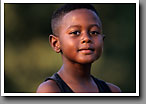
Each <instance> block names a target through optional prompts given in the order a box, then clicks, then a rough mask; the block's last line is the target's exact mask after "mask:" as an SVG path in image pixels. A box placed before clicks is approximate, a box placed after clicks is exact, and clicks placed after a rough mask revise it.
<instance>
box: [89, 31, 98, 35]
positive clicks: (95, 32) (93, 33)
mask: <svg viewBox="0 0 146 104" xmlns="http://www.w3.org/2000/svg"><path fill="white" fill-rule="evenodd" d="M98 34H100V33H99V32H98V31H91V32H90V35H98Z"/></svg>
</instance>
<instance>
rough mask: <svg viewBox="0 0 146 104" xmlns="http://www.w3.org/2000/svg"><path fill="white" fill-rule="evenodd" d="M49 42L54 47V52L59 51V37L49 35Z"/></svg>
mask: <svg viewBox="0 0 146 104" xmlns="http://www.w3.org/2000/svg"><path fill="white" fill-rule="evenodd" d="M49 42H50V45H51V47H52V48H53V49H54V51H55V52H57V53H59V52H60V51H61V49H60V41H59V38H58V37H57V36H55V35H52V34H51V35H49Z"/></svg>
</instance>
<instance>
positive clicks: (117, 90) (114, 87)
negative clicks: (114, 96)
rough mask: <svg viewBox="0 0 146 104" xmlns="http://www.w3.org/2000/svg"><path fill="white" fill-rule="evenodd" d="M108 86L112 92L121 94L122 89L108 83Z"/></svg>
mask: <svg viewBox="0 0 146 104" xmlns="http://www.w3.org/2000/svg"><path fill="white" fill-rule="evenodd" d="M106 84H107V85H108V86H109V88H110V89H111V91H112V92H121V89H120V88H119V87H118V86H116V85H114V84H112V83H108V82H106Z"/></svg>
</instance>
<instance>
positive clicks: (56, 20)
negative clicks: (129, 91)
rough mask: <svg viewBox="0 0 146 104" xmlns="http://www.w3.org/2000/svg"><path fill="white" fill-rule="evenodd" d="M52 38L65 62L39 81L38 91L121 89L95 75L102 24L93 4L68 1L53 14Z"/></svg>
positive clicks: (91, 91) (76, 91)
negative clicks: (94, 64) (92, 71)
mask: <svg viewBox="0 0 146 104" xmlns="http://www.w3.org/2000/svg"><path fill="white" fill-rule="evenodd" d="M51 24H52V31H53V35H50V36H49V41H50V44H51V46H52V48H53V49H54V51H55V52H57V53H60V54H61V56H62V60H63V65H62V67H61V68H60V70H59V71H58V72H57V73H55V74H54V75H53V76H52V77H49V78H47V79H46V80H45V82H43V83H42V84H40V86H39V87H38V89H37V92H38V93H56V92H71V93H73V92H75V93H96V92H102V93H103V92H121V90H120V88H119V87H117V86H115V85H113V84H111V83H106V82H104V81H102V80H99V79H97V78H95V77H93V76H92V75H91V74H90V70H91V64H92V63H93V62H94V61H95V60H97V59H98V58H99V57H100V56H101V54H102V50H103V38H104V36H103V35H102V24H101V21H100V18H99V15H98V13H97V11H96V9H95V8H94V7H93V6H92V5H91V4H77V3H74V4H65V5H63V6H62V7H61V8H59V9H58V10H57V11H56V12H55V13H54V14H53V16H52V21H51Z"/></svg>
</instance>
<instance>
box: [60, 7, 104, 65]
mask: <svg viewBox="0 0 146 104" xmlns="http://www.w3.org/2000/svg"><path fill="white" fill-rule="evenodd" d="M101 28H102V27H101V21H100V19H99V17H98V16H97V15H96V14H95V13H94V12H93V11H91V10H88V9H77V10H73V11H71V12H69V13H67V14H66V15H65V16H64V17H63V18H62V22H61V27H60V29H59V43H60V48H61V50H62V53H63V54H62V56H63V58H64V59H65V60H69V61H72V62H77V63H80V64H87V63H92V62H93V61H95V60H96V59H98V58H99V57H100V55H101V53H102V48H103V36H102V35H101V34H102V29H101Z"/></svg>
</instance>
